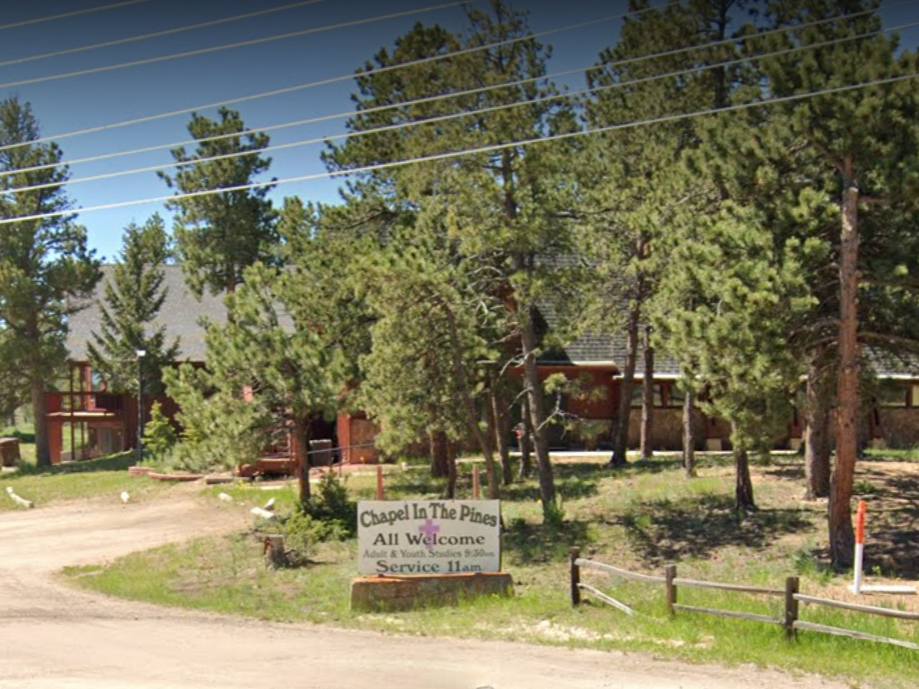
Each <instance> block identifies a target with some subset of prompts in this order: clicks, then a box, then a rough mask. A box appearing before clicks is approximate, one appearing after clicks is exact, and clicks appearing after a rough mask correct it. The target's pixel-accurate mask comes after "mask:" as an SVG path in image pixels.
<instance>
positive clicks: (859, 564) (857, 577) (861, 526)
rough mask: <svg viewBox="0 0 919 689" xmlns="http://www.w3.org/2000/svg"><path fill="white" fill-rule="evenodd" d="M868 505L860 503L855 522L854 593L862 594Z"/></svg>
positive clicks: (863, 502)
mask: <svg viewBox="0 0 919 689" xmlns="http://www.w3.org/2000/svg"><path fill="white" fill-rule="evenodd" d="M867 509H868V508H867V505H866V504H865V501H864V500H859V501H858V512H856V522H855V572H854V579H853V581H852V593H855V594H859V593H861V592H862V570H863V568H864V564H865V512H866V511H867Z"/></svg>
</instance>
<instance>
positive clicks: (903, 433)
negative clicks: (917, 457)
mask: <svg viewBox="0 0 919 689" xmlns="http://www.w3.org/2000/svg"><path fill="white" fill-rule="evenodd" d="M878 416H879V418H880V422H881V423H880V426H881V437H882V438H883V439H884V442H885V443H886V445H887V447H891V448H907V447H913V446H914V445H919V408H917V407H881V408H880V409H878Z"/></svg>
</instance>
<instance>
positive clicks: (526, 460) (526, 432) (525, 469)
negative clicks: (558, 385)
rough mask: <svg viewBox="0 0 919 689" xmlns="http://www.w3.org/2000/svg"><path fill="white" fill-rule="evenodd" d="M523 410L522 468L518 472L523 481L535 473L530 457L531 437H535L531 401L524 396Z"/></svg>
mask: <svg viewBox="0 0 919 689" xmlns="http://www.w3.org/2000/svg"><path fill="white" fill-rule="evenodd" d="M521 407H522V410H521V413H520V438H519V446H520V470H519V471H518V472H517V480H518V481H523V480H525V479H527V478H529V476H530V474H532V473H533V462H532V460H531V459H530V449H531V446H532V443H531V442H530V438H531V437H533V431H532V429H531V427H530V402H529V400H527V399H526V397H524V400H523V404H522V405H521Z"/></svg>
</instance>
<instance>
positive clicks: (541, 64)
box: [326, 0, 573, 518]
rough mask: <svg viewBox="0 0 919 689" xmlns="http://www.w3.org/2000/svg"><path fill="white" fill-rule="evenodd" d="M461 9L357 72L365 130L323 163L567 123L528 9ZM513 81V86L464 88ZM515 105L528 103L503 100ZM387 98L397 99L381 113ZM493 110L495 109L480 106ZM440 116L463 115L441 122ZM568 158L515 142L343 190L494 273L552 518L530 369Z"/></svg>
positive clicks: (396, 154) (549, 281) (558, 238)
mask: <svg viewBox="0 0 919 689" xmlns="http://www.w3.org/2000/svg"><path fill="white" fill-rule="evenodd" d="M467 16H468V20H469V27H468V29H467V30H466V31H465V32H464V33H463V34H462V35H461V36H455V35H453V34H450V33H448V32H445V31H444V30H442V29H439V28H436V27H435V28H425V27H423V26H421V25H418V26H416V27H415V29H413V30H412V31H411V32H410V33H409V34H407V35H406V36H403V37H402V38H400V39H399V40H398V41H397V44H396V49H395V51H394V52H393V54H392V55H390V53H389V52H388V51H386V50H383V51H380V52H379V53H378V54H377V55H376V56H375V60H374V63H373V64H368V65H367V69H366V70H364V71H363V72H362V73H361V74H360V75H359V76H358V77H357V80H358V86H359V89H360V93H359V94H358V95H356V96H355V100H356V102H357V114H356V115H355V116H354V118H352V119H351V120H350V121H349V123H348V127H349V129H351V130H352V131H355V132H358V131H359V132H361V133H362V136H360V137H357V138H353V139H351V140H349V142H348V144H346V145H345V146H343V147H341V148H336V149H332V150H331V151H330V152H329V153H328V155H327V158H326V159H327V162H328V164H329V165H330V167H332V168H333V169H336V170H347V169H349V168H355V167H361V166H362V165H366V164H370V163H375V162H387V161H393V160H399V159H404V158H413V157H419V156H424V155H435V154H437V153H444V152H449V151H459V150H465V151H468V150H470V149H475V148H479V147H485V146H488V145H493V144H507V143H513V142H515V141H520V140H526V139H534V138H540V137H541V136H543V135H544V134H545V133H546V131H559V128H560V127H566V126H567V127H570V126H573V125H572V123H573V118H572V117H571V115H570V111H569V110H568V108H566V107H563V106H562V105H560V104H559V101H558V100H555V99H554V96H555V95H556V93H557V92H556V90H555V89H554V87H552V85H551V84H549V83H547V82H546V80H545V79H544V76H545V73H546V72H545V64H546V59H547V57H548V51H547V49H546V48H544V47H543V46H542V45H540V44H539V43H538V42H537V41H536V40H535V39H532V38H527V36H528V29H527V26H526V18H525V15H524V13H521V12H515V11H511V10H510V9H509V8H508V7H507V6H506V5H504V4H503V3H502V2H500V1H498V0H495V1H494V2H492V3H491V7H490V11H478V10H472V9H470V10H469V11H468V12H467ZM512 41H513V42H512ZM498 42H504V44H503V45H501V46H498V47H493V48H489V49H483V50H480V51H475V52H467V53H465V54H463V55H457V56H453V57H449V58H446V59H443V60H439V61H436V62H428V63H426V64H423V65H415V66H413V67H411V68H407V69H405V70H398V71H392V72H385V73H382V74H380V73H378V72H376V73H375V72H374V70H373V69H372V67H373V65H374V64H375V65H379V66H388V65H392V64H398V63H401V62H406V61H410V60H413V59H415V58H418V57H429V56H433V55H441V54H445V53H448V52H451V51H452V50H455V49H456V48H472V47H476V46H484V45H491V44H494V43H498ZM511 83H512V84H515V85H514V86H510V85H509V86H506V87H503V88H497V89H495V90H492V91H481V92H477V93H474V94H473V93H466V94H463V93H462V92H464V91H466V92H469V91H471V90H476V89H481V87H482V86H483V85H493V86H500V85H501V84H511ZM456 92H459V93H460V94H462V95H457V96H455V97H453V98H444V99H439V100H430V99H429V100H426V101H425V102H424V103H422V104H415V105H411V106H407V105H406V106H400V104H401V103H404V102H406V101H408V100H411V99H412V98H425V97H428V96H431V97H438V98H439V97H440V96H442V95H444V94H446V93H456ZM520 101H532V103H529V104H528V105H526V106H525V107H520V106H517V107H507V108H503V106H513V105H515V104H517V103H519V102H520ZM390 105H395V106H398V107H394V108H389V109H387V110H383V111H381V110H379V109H378V108H380V107H381V106H386V107H388V106H390ZM489 108H494V110H491V111H489V112H487V113H485V112H476V111H477V110H484V109H489ZM502 108H503V109H502ZM444 112H447V113H451V114H456V113H464V112H465V113H467V115H466V116H464V117H454V118H451V119H438V118H437V115H438V114H440V113H444ZM419 118H425V121H424V123H422V124H420V125H413V126H411V127H408V128H401V129H397V130H393V129H388V130H386V131H378V132H373V131H369V132H368V130H372V129H374V128H377V127H381V126H385V125H388V124H398V123H402V122H407V121H411V120H415V119H419ZM355 142H359V143H355ZM563 161H564V156H562V155H560V154H558V152H557V151H555V150H554V149H553V148H552V147H551V146H543V147H539V148H537V147H530V148H527V149H525V148H524V147H522V146H521V147H511V148H506V149H504V150H503V151H499V152H496V153H481V154H478V155H467V156H463V157H462V158H461V159H456V160H453V161H447V160H445V161H430V162H428V163H424V164H416V165H412V166H407V167H405V168H398V169H395V168H394V169H391V170H387V171H382V172H379V173H371V174H365V175H362V176H360V177H358V178H357V179H356V180H354V181H352V183H351V186H350V191H351V193H352V194H353V195H355V196H361V195H369V196H373V195H376V196H378V197H380V198H382V199H384V200H385V201H386V202H387V203H388V204H390V209H391V211H392V212H394V213H409V214H411V215H412V216H414V218H415V220H414V222H415V223H416V225H417V227H418V228H419V229H420V230H422V231H423V232H426V233H430V235H431V236H432V237H442V236H444V235H445V238H446V239H448V240H449V241H450V242H452V243H453V244H454V250H455V251H456V255H457V260H459V261H469V262H471V264H472V265H473V266H475V267H476V268H477V269H478V270H479V271H480V273H481V274H482V275H488V276H489V277H490V280H489V283H488V284H487V286H485V287H483V289H484V290H485V294H486V295H487V297H488V298H489V303H497V304H498V305H499V311H500V317H497V318H495V320H494V322H501V323H503V328H504V332H503V333H502V339H503V340H504V341H505V342H507V343H510V344H509V346H508V351H507V352H505V353H502V356H504V357H513V358H515V360H516V362H517V363H518V364H519V365H521V367H522V369H523V378H524V381H525V389H526V396H527V398H528V409H529V412H530V416H531V419H530V425H531V427H532V429H533V438H534V446H535V450H536V457H537V466H538V472H539V484H540V495H541V499H542V503H543V509H544V513H545V515H546V516H547V517H548V518H552V517H553V516H555V515H557V508H556V502H555V485H554V479H553V475H552V466H551V464H550V463H549V454H548V447H547V438H546V424H547V421H548V419H547V414H546V410H545V405H544V400H543V391H542V385H541V382H540V380H539V375H538V371H537V367H536V361H537V357H538V355H539V353H540V347H541V342H540V340H539V335H540V333H539V332H538V324H539V321H540V314H539V309H538V304H539V302H540V301H541V300H543V299H547V298H549V296H550V295H551V294H552V293H553V291H554V290H555V288H556V285H558V284H559V283H564V274H563V271H559V270H557V269H555V268H554V266H552V267H550V266H548V265H547V264H546V262H545V261H544V260H543V261H540V260H539V257H540V256H543V257H545V256H552V255H553V254H555V253H557V252H560V251H565V250H567V249H568V248H569V247H570V241H569V237H568V233H567V227H566V226H565V225H564V224H563V223H561V222H559V221H557V220H556V214H555V212H554V211H555V208H553V205H554V202H555V195H556V193H557V189H558V188H560V187H561V186H564V182H563V181H562V180H561V178H560V176H559V172H560V169H561V163H562V162H563ZM499 368H500V367H499ZM486 446H487V445H486ZM489 453H490V450H489V451H486V458H487V457H488V455H489Z"/></svg>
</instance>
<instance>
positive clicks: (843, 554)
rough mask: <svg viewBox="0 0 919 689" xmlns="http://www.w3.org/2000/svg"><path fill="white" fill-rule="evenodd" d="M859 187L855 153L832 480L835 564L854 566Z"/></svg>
mask: <svg viewBox="0 0 919 689" xmlns="http://www.w3.org/2000/svg"><path fill="white" fill-rule="evenodd" d="M858 196H859V192H858V188H857V187H856V185H855V178H854V174H853V170H852V159H851V156H849V157H847V158H846V160H845V161H844V164H843V191H842V233H841V238H840V239H841V241H840V251H839V336H838V349H839V375H838V379H837V394H836V397H837V404H838V408H837V413H836V466H835V470H834V471H833V477H832V480H831V482H830V504H829V527H830V528H829V532H830V533H829V537H830V562H831V563H832V565H833V567H834V568H836V569H844V568H846V567H850V566H851V565H852V558H853V548H854V543H855V534H854V533H853V530H852V509H851V502H852V483H853V481H854V478H855V459H856V455H857V452H858V384H859V373H860V371H859V361H858V249H859V247H858V244H859V237H858Z"/></svg>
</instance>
